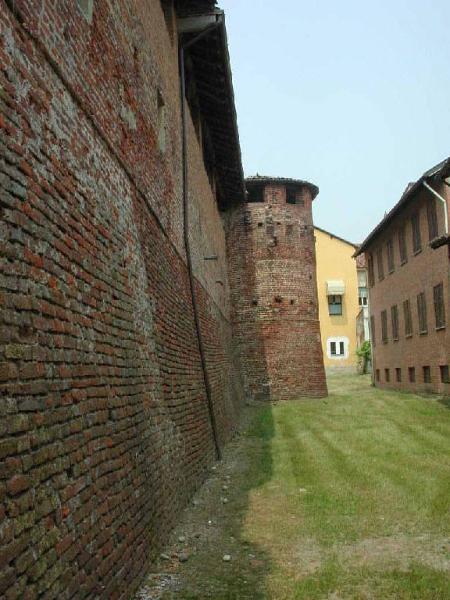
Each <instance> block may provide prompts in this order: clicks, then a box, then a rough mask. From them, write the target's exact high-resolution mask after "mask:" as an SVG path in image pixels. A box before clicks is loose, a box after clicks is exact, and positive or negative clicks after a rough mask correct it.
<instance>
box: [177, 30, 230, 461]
mask: <svg viewBox="0 0 450 600" xmlns="http://www.w3.org/2000/svg"><path fill="white" fill-rule="evenodd" d="M220 23H221V22H220V21H218V22H216V23H214V24H213V25H211V26H209V27H207V28H206V29H204V30H203V31H202V32H201V33H199V34H198V35H196V36H195V37H194V38H191V39H190V40H188V41H187V42H186V43H184V44H183V43H182V42H180V44H179V68H180V102H181V129H182V145H181V150H182V163H183V235H184V245H185V248H186V263H187V268H188V274H189V286H190V290H191V298H192V309H193V313H194V322H195V329H196V333H197V341H198V349H199V353H200V362H201V365H202V372H203V380H204V384H205V392H206V399H207V402H208V412H209V418H210V422H211V429H212V434H213V439H214V447H215V451H216V457H217V459H218V460H220V459H221V458H222V452H221V449H220V445H219V438H218V431H217V422H216V417H215V415H214V407H213V402H212V393H211V384H210V381H209V377H208V371H207V369H206V355H205V347H204V345H203V339H202V334H201V329H200V317H199V310H198V305H197V299H196V297H195V281H194V273H193V269H192V256H191V246H190V243H189V201H188V200H189V198H188V195H189V194H188V192H189V190H188V162H187V128H186V105H185V103H186V78H185V70H184V53H185V50H186V49H187V48H188V47H189V46H192V45H193V44H195V43H196V42H197V41H198V40H199V39H201V38H203V37H204V36H205V35H207V34H208V33H209V32H210V31H212V30H213V29H216V27H218V26H219V25H220Z"/></svg>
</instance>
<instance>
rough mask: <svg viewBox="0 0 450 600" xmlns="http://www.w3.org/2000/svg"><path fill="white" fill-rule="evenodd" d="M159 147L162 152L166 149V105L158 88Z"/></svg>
mask: <svg viewBox="0 0 450 600" xmlns="http://www.w3.org/2000/svg"><path fill="white" fill-rule="evenodd" d="M157 105H158V148H159V151H160V152H165V151H166V107H165V105H164V98H163V97H162V94H161V92H160V91H159V90H158V99H157Z"/></svg>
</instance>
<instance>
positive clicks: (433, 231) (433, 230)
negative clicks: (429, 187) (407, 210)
mask: <svg viewBox="0 0 450 600" xmlns="http://www.w3.org/2000/svg"><path fill="white" fill-rule="evenodd" d="M427 220H428V237H429V239H430V240H433V239H434V238H436V237H438V221H437V214H436V199H435V198H430V199H429V200H428V202H427Z"/></svg>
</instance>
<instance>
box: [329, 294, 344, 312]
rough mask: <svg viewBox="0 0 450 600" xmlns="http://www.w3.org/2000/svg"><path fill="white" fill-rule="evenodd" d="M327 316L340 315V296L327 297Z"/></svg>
mask: <svg viewBox="0 0 450 600" xmlns="http://www.w3.org/2000/svg"><path fill="white" fill-rule="evenodd" d="M328 314H329V315H342V296H339V295H334V296H328Z"/></svg>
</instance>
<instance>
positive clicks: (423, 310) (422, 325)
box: [417, 292, 428, 333]
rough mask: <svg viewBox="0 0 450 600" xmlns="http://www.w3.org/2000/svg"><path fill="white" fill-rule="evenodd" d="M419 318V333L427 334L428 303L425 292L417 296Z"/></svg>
mask: <svg viewBox="0 0 450 600" xmlns="http://www.w3.org/2000/svg"><path fill="white" fill-rule="evenodd" d="M417 316H418V319H419V333H427V331H428V323H427V302H426V299H425V293H424V292H421V293H420V294H418V296H417Z"/></svg>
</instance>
